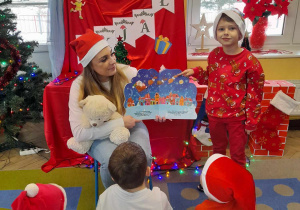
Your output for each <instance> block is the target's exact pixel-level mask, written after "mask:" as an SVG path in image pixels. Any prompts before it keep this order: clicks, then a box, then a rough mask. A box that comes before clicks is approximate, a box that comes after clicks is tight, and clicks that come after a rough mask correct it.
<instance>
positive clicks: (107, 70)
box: [69, 29, 151, 188]
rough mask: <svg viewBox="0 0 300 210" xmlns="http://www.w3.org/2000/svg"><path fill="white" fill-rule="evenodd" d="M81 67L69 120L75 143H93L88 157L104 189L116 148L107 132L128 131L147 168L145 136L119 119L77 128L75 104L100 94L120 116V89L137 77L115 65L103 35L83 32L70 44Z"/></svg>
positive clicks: (136, 123) (138, 125) (132, 122)
mask: <svg viewBox="0 0 300 210" xmlns="http://www.w3.org/2000/svg"><path fill="white" fill-rule="evenodd" d="M70 45H71V46H72V48H73V49H74V50H75V52H76V53H77V56H78V58H79V62H80V63H81V64H82V66H83V67H84V70H83V73H82V74H81V75H80V76H79V77H77V78H76V79H75V80H74V82H73V83H72V86H71V90H70V98H69V121H70V125H71V130H72V133H73V136H74V138H75V140H76V141H78V142H80V141H91V140H96V141H94V142H93V144H92V146H91V148H90V150H89V151H88V154H89V155H90V156H92V157H93V158H94V159H96V160H98V161H99V162H100V163H101V167H100V175H101V180H102V183H103V185H104V187H105V188H108V187H109V186H110V185H112V184H114V182H113V180H112V179H111V176H110V173H109V171H108V168H107V167H108V162H109V158H110V156H111V154H112V152H113V151H114V149H115V148H116V147H117V145H116V144H114V143H112V142H111V141H110V140H109V135H110V133H111V132H112V131H113V130H114V129H115V128H117V127H120V126H125V127H126V128H128V129H130V138H129V141H132V142H135V143H137V144H139V145H140V146H141V147H142V148H143V149H144V151H145V153H146V156H147V160H148V166H151V147H150V141H149V133H148V130H147V128H146V126H145V125H144V124H143V122H141V121H140V120H137V119H134V118H133V117H131V116H123V118H119V119H116V120H110V121H108V122H106V123H104V124H103V125H102V126H100V127H91V128H87V129H86V128H83V127H82V126H81V122H80V119H81V115H82V108H81V107H80V106H79V101H80V100H82V99H85V98H86V97H87V96H89V95H103V96H105V97H106V98H107V99H108V100H110V101H111V102H112V103H113V104H114V105H115V106H116V108H117V112H119V113H120V114H121V115H124V113H125V108H124V106H123V104H124V101H125V97H124V92H123V90H124V87H125V85H126V84H127V83H129V82H130V81H131V79H132V78H133V77H135V76H136V75H137V69H135V68H132V67H130V66H125V65H121V64H117V63H116V57H115V55H114V53H113V52H112V49H111V48H110V46H109V44H108V42H107V41H106V40H105V39H104V37H103V36H101V35H98V34H95V33H94V32H93V31H92V30H90V29H88V30H87V32H86V33H85V34H83V35H81V36H80V37H78V38H77V39H75V40H74V41H72V42H71V43H70Z"/></svg>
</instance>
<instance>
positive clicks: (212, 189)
mask: <svg viewBox="0 0 300 210" xmlns="http://www.w3.org/2000/svg"><path fill="white" fill-rule="evenodd" d="M200 179H201V183H202V187H203V190H204V193H205V194H206V195H207V196H208V198H209V199H211V200H213V201H215V202H217V203H220V204H226V203H229V202H231V201H234V202H236V205H237V206H238V207H239V209H255V184H254V180H253V177H252V175H251V174H250V172H249V171H247V170H246V169H245V168H243V167H242V166H240V165H239V164H237V163H236V162H234V161H233V160H231V159H230V158H229V157H227V156H224V155H221V154H213V155H212V156H211V157H209V158H208V159H207V161H206V163H205V165H204V168H203V170H202V173H201V176H200Z"/></svg>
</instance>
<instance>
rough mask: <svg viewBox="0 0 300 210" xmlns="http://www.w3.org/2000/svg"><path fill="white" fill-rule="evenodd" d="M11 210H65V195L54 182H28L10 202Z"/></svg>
mask: <svg viewBox="0 0 300 210" xmlns="http://www.w3.org/2000/svg"><path fill="white" fill-rule="evenodd" d="M11 207H12V210H54V209H55V210H65V209H66V207H67V196H66V192H65V190H64V188H62V187H61V186H59V185H56V184H29V185H27V186H26V187H25V190H24V191H23V192H21V194H20V195H19V196H18V197H17V198H16V199H15V200H14V202H13V203H12V204H11Z"/></svg>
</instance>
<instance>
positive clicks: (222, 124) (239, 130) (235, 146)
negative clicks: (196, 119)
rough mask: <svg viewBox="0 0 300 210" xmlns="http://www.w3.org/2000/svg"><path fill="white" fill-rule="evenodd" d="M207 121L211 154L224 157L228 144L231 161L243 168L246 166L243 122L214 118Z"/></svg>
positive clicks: (245, 140) (245, 141) (245, 136)
mask: <svg viewBox="0 0 300 210" xmlns="http://www.w3.org/2000/svg"><path fill="white" fill-rule="evenodd" d="M208 120H209V131H210V136H211V140H212V143H213V153H214V154H215V153H219V154H222V155H226V148H227V145H228V142H229V150H230V156H231V159H232V160H234V161H235V162H236V163H238V164H240V165H241V166H243V167H244V166H245V164H246V158H245V146H246V143H247V134H246V132H245V120H239V119H226V118H223V119H219V118H215V117H209V119H208Z"/></svg>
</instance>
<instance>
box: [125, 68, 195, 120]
mask: <svg viewBox="0 0 300 210" xmlns="http://www.w3.org/2000/svg"><path fill="white" fill-rule="evenodd" d="M179 73H181V70H179V69H164V70H161V71H159V72H157V71H156V70H155V69H140V70H139V71H138V73H137V76H136V77H134V78H132V80H131V83H129V84H127V85H126V86H125V89H124V94H125V104H124V106H125V109H126V114H125V115H130V116H132V117H134V118H136V119H140V120H147V119H155V116H156V115H158V116H161V117H165V118H166V119H196V117H197V113H196V111H195V109H196V107H197V101H196V94H197V88H196V86H195V85H194V83H190V82H189V79H188V78H186V77H184V76H178V74H179Z"/></svg>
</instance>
